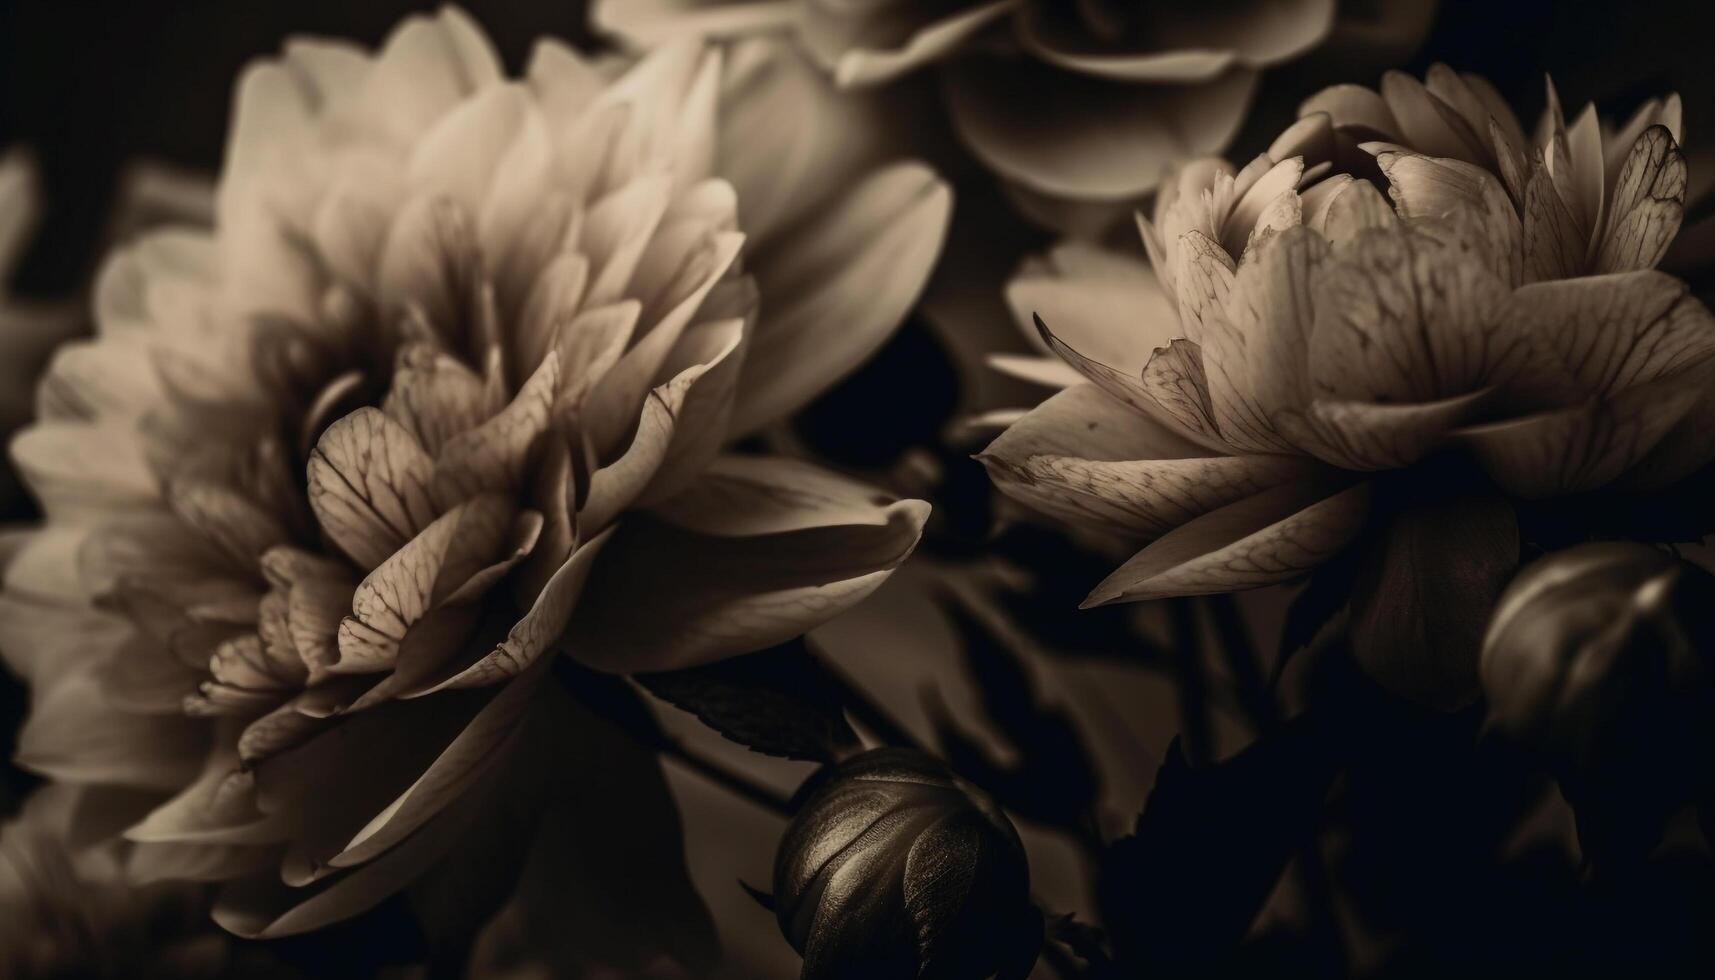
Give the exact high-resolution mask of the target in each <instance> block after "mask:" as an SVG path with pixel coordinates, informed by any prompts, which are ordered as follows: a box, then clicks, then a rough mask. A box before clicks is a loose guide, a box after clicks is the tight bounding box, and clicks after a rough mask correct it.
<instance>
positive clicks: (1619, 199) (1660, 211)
mask: <svg viewBox="0 0 1715 980" xmlns="http://www.w3.org/2000/svg"><path fill="white" fill-rule="evenodd" d="M1684 216H1685V156H1684V154H1682V153H1680V151H1679V147H1678V145H1677V144H1675V143H1674V141H1673V136H1672V135H1671V134H1669V133H1668V131H1667V128H1666V127H1664V126H1652V127H1650V128H1649V129H1648V130H1645V131H1644V133H1643V135H1641V136H1639V137H1638V139H1637V142H1636V143H1634V144H1632V150H1631V153H1629V154H1628V155H1627V156H1626V162H1625V163H1624V164H1623V165H1622V166H1621V168H1620V174H1619V177H1618V178H1616V180H1615V182H1614V189H1613V195H1612V210H1611V211H1610V213H1609V217H1608V227H1607V228H1606V229H1605V230H1604V232H1603V234H1602V238H1601V244H1600V247H1599V248H1598V249H1597V252H1596V266H1595V269H1594V271H1595V272H1597V273H1603V272H1627V271H1630V270H1633V269H1650V268H1654V267H1655V264H1656V263H1657V262H1660V261H1661V257H1662V256H1663V255H1665V254H1667V248H1668V246H1669V245H1671V244H1673V239H1674V236H1675V235H1677V234H1679V223H1680V221H1681V220H1682V219H1683V218H1684Z"/></svg>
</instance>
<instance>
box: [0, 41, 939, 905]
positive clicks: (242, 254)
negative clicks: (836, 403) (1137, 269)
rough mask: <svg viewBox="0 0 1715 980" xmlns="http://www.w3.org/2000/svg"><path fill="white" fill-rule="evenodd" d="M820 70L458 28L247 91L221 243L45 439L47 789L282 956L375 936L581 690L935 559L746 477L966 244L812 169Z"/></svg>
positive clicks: (265, 76) (795, 478)
mask: <svg viewBox="0 0 1715 980" xmlns="http://www.w3.org/2000/svg"><path fill="white" fill-rule="evenodd" d="M792 64H793V63H792V62H791V61H790V59H783V58H781V57H780V56H779V55H778V52H777V49H776V48H775V46H774V45H772V44H771V43H770V42H766V41H758V42H755V43H753V44H750V45H745V46H741V47H739V48H737V49H734V50H733V51H732V52H731V53H730V56H729V58H728V60H727V62H726V63H725V64H724V66H723V60H722V57H721V55H720V54H719V53H717V52H713V51H709V50H706V49H705V48H704V47H703V46H702V45H701V44H699V43H695V42H686V43H679V44H673V45H669V46H666V47H664V48H662V49H660V50H659V51H657V52H655V53H654V54H652V55H651V56H650V57H648V58H647V59H645V60H643V61H641V62H640V63H637V64H635V65H631V66H627V67H624V68H623V70H622V71H619V72H614V71H609V70H607V69H606V68H604V67H598V66H596V65H594V64H592V63H590V62H587V61H585V60H584V59H583V58H582V57H580V56H579V55H577V54H576V53H574V52H572V51H571V50H570V49H568V48H566V47H565V46H563V45H561V44H559V43H556V42H554V41H543V42H541V43H540V44H539V45H538V46H537V48H536V50H535V53H534V55H533V57H532V58H531V60H530V63H529V67H528V70H527V72H526V74H525V77H524V78H523V79H521V80H518V81H509V80H506V79H505V78H503V77H502V75H501V69H500V65H499V63H498V60H497V59H496V57H495V54H494V52H493V51H492V50H491V48H490V45H489V43H488V41H487V39H486V38H485V37H484V36H483V34H482V33H481V31H480V30H479V29H478V28H477V27H476V25H475V24H473V23H472V22H471V21H470V20H469V18H467V17H466V16H465V15H464V14H462V13H461V12H459V11H456V10H445V11H443V12H442V13H440V14H439V15H438V16H432V17H429V16H417V17H412V18H410V19H408V20H406V21H405V22H404V23H403V24H401V25H400V26H399V27H398V29H396V30H395V31H394V32H393V33H392V35H391V36H390V37H389V38H388V39H387V41H386V42H385V43H384V45H383V46H382V48H381V50H380V51H379V52H376V53H373V54H372V53H370V52H366V51H364V50H361V49H359V48H357V47H355V46H353V45H349V44H345V43H342V42H335V41H322V40H308V39H300V40H292V41H289V42H288V43H287V45H286V48H285V53H284V56H283V57H282V58H279V59H275V60H269V61H264V62H260V63H258V64H255V65H253V66H251V67H250V68H249V69H247V70H246V71H245V73H244V76H243V78H242V80H241V81H240V83H239V85H238V89H237V96H236V107H235V113H234V120H233V124H232V129H231V134H230V140H229V144H228V150H227V155H226V162H225V166H224V169H223V173H222V175H221V180H220V186H219V192H218V202H217V221H216V229H215V230H214V232H213V233H212V234H209V233H203V232H196V231H185V230H180V231H167V232H159V233H154V234H151V235H149V236H147V237H145V238H143V239H142V240H140V241H138V242H137V243H135V244H134V245H132V246H131V247H129V248H126V249H124V250H123V251H121V252H119V253H118V254H116V255H115V256H114V257H113V258H112V259H111V260H110V261H109V263H108V264H107V266H106V269H105V270H104V272H103V274H102V278H101V282H100V285H99V288H98V290H97V297H96V313H97V317H98V320H99V334H98V336H97V337H96V339H94V340H93V341H92V342H88V343H80V344H75V345H72V346H69V347H67V348H65V349H63V350H62V352H61V353H60V354H59V356H58V357H57V358H56V360H55V362H54V364H53V366H52V369H51V371H50V373H49V375H48V377H47V379H46V380H45V381H44V383H43V385H42V388H41V392H40V408H41V419H40V421H39V422H38V423H37V424H36V425H35V426H34V427H32V428H30V429H29V430H27V431H26V432H24V433H23V434H22V435H21V436H20V437H19V438H18V439H17V440H16V441H15V442H14V443H13V445H12V452H13V456H14V458H15V459H16V460H17V462H18V465H19V467H20V470H21V471H22V472H23V473H24V475H25V476H26V478H27V479H28V481H29V483H30V485H31V487H32V488H33V489H34V491H35V492H36V494H37V495H38V497H39V498H40V499H41V502H42V505H43V507H44V509H45V511H46V513H47V515H48V518H49V520H48V523H47V526H46V527H45V528H44V529H43V530H42V531H40V532H39V533H37V534H35V535H33V536H32V537H31V539H30V540H29V541H27V542H26V543H25V544H24V545H23V547H22V548H21V549H20V551H19V552H18V553H17V555H16V557H15V558H14V560H13V561H12V563H11V565H10V567H9V568H8V569H7V570H6V573H7V574H6V590H5V593H4V595H3V596H0V649H3V650H4V652H5V654H6V655H7V657H8V663H9V664H10V665H11V666H12V667H13V668H14V670H15V671H16V672H17V673H19V674H20V675H21V676H23V677H24V678H25V679H26V680H27V681H29V682H30V684H31V686H32V711H31V716H30V719H29V721H28V723H27V724H26V726H25V729H24V731H23V732H22V734H21V736H20V750H19V756H20V761H21V762H22V763H23V764H25V765H27V766H29V767H31V768H33V769H35V770H36V771H38V772H41V773H43V774H45V775H48V776H50V777H52V778H54V779H56V780H60V781H64V782H67V783H72V784H79V785H104V786H105V785H116V786H123V787H128V788H130V789H132V790H135V791H138V792H139V793H145V794H155V796H154V799H155V800H157V801H162V802H160V805H159V806H157V807H155V808H154V809H153V810H152V812H150V813H148V815H147V816H146V817H144V818H143V819H142V820H141V821H140V822H137V823H136V824H135V825H133V826H131V827H130V828H129V829H128V830H127V831H126V835H127V836H128V837H129V839H130V840H131V841H133V842H134V844H135V847H134V850H133V855H132V860H131V861H130V867H131V870H132V872H133V874H135V875H136V876H138V877H139V878H142V879H150V878H157V877H170V878H192V879H199V880H207V881H216V882H223V883H225V884H224V887H223V888H222V889H221V892H220V895H219V898H218V900H217V902H216V906H215V916H216V918H217V920H218V921H219V922H220V923H221V924H223V925H224V926H226V927H227V928H229V929H231V930H233V931H235V932H239V933H243V934H246V935H261V936H273V935H279V934H285V933H291V932H298V931H302V930H306V929H312V928H315V927H317V926H320V925H322V924H325V923H328V922H330V921H334V920H337V919H340V918H342V917H345V916H349V915H352V914H355V913H357V912H359V911H361V910H363V909H365V908H368V907H370V906H372V905H373V904H375V903H376V902H378V901H380V900H381V899H383V898H385V897H386V896H387V895H389V894H391V893H393V892H394V891H396V890H397V889H399V888H401V887H403V886H404V885H405V884H406V883H408V882H410V881H412V880H414V879H415V877H416V876H417V875H419V874H420V873H421V872H422V871H423V869H424V868H426V867H427V866H429V865H430V864H432V863H433V862H434V861H435V860H436V858H437V857H438V856H439V855H441V854H442V853H444V852H445V851H446V850H447V849H448V848H450V847H452V846H454V844H455V843H456V842H457V841H458V840H459V835H460V834H461V833H462V832H463V830H464V828H465V827H466V826H467V824H468V821H469V820H471V819H473V818H474V814H476V813H477V812H478V811H480V810H482V809H483V807H484V798H485V796H487V795H488V794H489V793H490V792H491V791H492V788H493V787H492V784H493V782H494V780H495V779H496V778H498V777H497V776H496V773H497V772H498V771H499V769H500V767H499V765H498V763H499V762H500V760H502V759H504V758H506V757H507V756H508V755H509V752H508V750H509V749H510V748H512V747H513V746H514V745H515V744H516V743H517V742H518V741H519V739H520V738H521V734H520V733H521V731H522V730H523V729H522V726H521V721H522V719H523V718H524V717H525V716H526V714H527V713H528V708H529V707H530V705H531V704H532V703H533V702H534V700H535V698H534V693H535V691H536V688H537V685H538V682H539V681H540V680H541V679H542V678H543V677H544V676H545V672H546V667H547V665H548V664H549V662H550V660H551V659H552V656H551V655H552V654H554V653H557V652H559V651H564V653H565V655H568V656H572V657H575V658H577V659H578V660H580V661H583V662H584V663H587V664H590V665H594V666H598V667H600V668H603V669H608V670H614V671H633V670H662V669H671V668H676V667H682V666H687V665H691V664H696V663H700V662H706V661H708V660H711V659H716V658H719V657H723V656H726V655H730V654H733V653H737V652H741V651H748V650H752V649H756V648H758V647H761V646H765V645H769V644H772V643H775V642H779V641H781V640H783V639H785V638H788V637H790V636H792V635H796V634H798V633H801V632H802V631H803V630H805V629H806V628H808V627H810V626H812V625H814V624H816V623H819V622H821V621H823V620H824V619H826V618H827V617H829V616H832V615H834V614H836V613H838V612H839V611H840V610H842V609H844V608H846V607H848V606H850V605H851V604H852V603H854V602H856V601H858V600H859V599H861V598H862V597H863V596H865V595H866V594H868V593H869V592H870V591H871V590H872V589H874V588H875V587H876V586H877V585H878V584H879V583H880V582H881V581H882V580H883V579H885V578H886V577H887V576H888V574H889V573H890V572H891V570H892V569H893V568H894V567H896V566H897V565H898V563H899V562H900V561H902V560H903V559H904V558H905V556H906V555H907V554H909V552H910V551H911V549H912V547H913V546H914V544H915V542H916V540H917V537H918V535H919V533H920V530H921V527H922V524H923V521H924V518H925V515H926V510H927V507H926V505H924V504H923V503H921V502H919V501H895V500H892V499H890V498H887V497H885V496H882V495H880V494H878V493H877V492H876V491H874V490H872V489H869V488H867V487H864V486H861V485H858V484H855V483H852V482H850V481H847V480H845V479H843V478H841V477H838V476H835V475H833V474H830V473H827V472H823V471H820V470H818V469H816V468H814V467H811V466H809V465H806V464H803V463H799V462H794V461H791V460H785V459H778V458H767V457H756V456H731V455H722V453H723V448H724V447H725V445H726V444H727V443H728V442H729V441H730V440H731V439H732V438H733V437H735V436H738V435H742V434H744V433H745V432H748V431H752V430H754V429H755V428H757V427H758V426H761V425H764V424H766V423H768V422H770V421H772V420H774V419H776V418H779V417H780V416H781V415H783V414H784V413H787V412H790V411H791V410H793V409H794V408H796V407H797V406H799V405H801V404H802V403H803V402H804V401H806V400H807V399H809V398H810V397H812V396H813V395H814V394H815V393H816V392H817V391H818V390H819V389H820V388H822V387H824V386H825V385H827V384H829V383H830V382H832V381H833V380H834V379H835V378H837V377H838V376H840V375H841V374H842V373H843V372H845V371H847V370H849V369H851V368H852V367H853V366H854V365H855V363H856V361H858V360H859V359H861V358H862V357H864V356H866V355H867V354H868V353H869V352H870V351H872V350H873V349H874V348H875V347H876V346H877V345H878V344H880V343H881V342H882V340H883V339H884V338H885V337H886V336H887V334H888V333H889V332H890V331H891V329H892V328H893V327H894V326H895V325H896V324H897V323H898V321H899V320H900V318H901V317H902V316H903V315H904V312H905V310H906V308H907V307H908V306H909V304H910V303H911V301H912V299H913V297H914V296H915V295H916V293H917V291H918V290H919V289H920V288H921V286H922V284H923V282H924V280H925V278H926V277H927V275H928V271H929V267H930V266H931V265H932V263H933V259H934V256H935V254H936V251H937V249H938V247H939V243H940V239H941V235H942V233H943V230H944V226H945V223H946V219H947V213H948V207H949V195H948V191H947V189H946V188H945V186H944V185H942V184H941V183H940V182H939V181H938V180H937V179H936V178H935V176H934V175H933V174H932V173H930V172H929V171H927V170H926V169H925V168H924V167H922V166H920V165H918V164H914V163H900V164H895V165H892V166H887V167H882V168H877V169H875V170H873V171H871V172H868V173H864V174H860V175H855V176H854V175H850V174H846V173H844V171H843V169H842V168H843V166H844V164H843V161H823V162H822V163H820V164H817V165H814V166H805V165H803V162H804V160H805V159H806V157H805V156H804V154H805V153H806V152H808V151H809V150H811V149H813V147H812V146H810V145H809V144H806V143H804V142H803V141H804V140H813V139H814V138H815V134H814V133H801V132H792V131H781V123H782V120H785V119H790V118H792V110H793V107H794V105H795V102H796V101H801V100H798V99H797V97H796V94H795V92H796V90H795V89H794V87H793V86H794V76H793V75H792V74H791V72H792V71H793V68H792ZM809 159H812V160H814V159H815V157H814V155H813V154H812V155H811V156H810V157H809ZM789 160H791V161H795V165H794V166H792V167H790V168H788V169H783V170H782V171H781V172H780V174H779V177H780V179H779V180H778V181H773V180H772V179H771V178H772V176H773V175H774V174H775V168H776V167H777V166H778V165H781V164H782V163H783V162H785V161H789ZM832 175H838V176H839V181H835V180H833V179H831V176H832ZM847 178H850V179H849V181H847ZM740 200H749V201H751V202H752V203H751V204H749V205H747V206H746V207H747V208H748V209H749V210H748V212H745V211H741V207H740V205H739V203H738V202H739V201H740ZM741 213H749V214H753V215H755V216H756V217H757V221H758V225H759V226H760V227H762V228H764V229H765V231H764V232H762V233H759V234H755V235H752V236H750V237H747V231H746V230H745V229H744V228H743V225H742V222H741V218H740V215H741ZM759 297H760V304H761V308H762V310H763V312H760V313H759Z"/></svg>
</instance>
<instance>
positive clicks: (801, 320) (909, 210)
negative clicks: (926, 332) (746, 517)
mask: <svg viewBox="0 0 1715 980" xmlns="http://www.w3.org/2000/svg"><path fill="white" fill-rule="evenodd" d="M951 209H952V192H951V190H950V189H949V188H948V187H947V185H946V184H945V183H944V182H943V181H941V180H940V178H938V177H937V176H936V175H935V173H934V172H933V171H931V170H930V169H928V168H927V167H925V166H923V165H922V164H918V163H901V164H896V165H894V166H892V167H889V168H887V169H885V170H882V171H880V172H878V173H876V174H874V175H872V176H871V177H869V178H868V179H867V180H866V181H865V182H864V183H863V184H862V185H861V186H860V187H858V188H857V189H856V190H854V191H853V192H852V193H851V194H850V195H848V196H846V197H845V198H844V199H843V200H842V201H841V202H840V203H839V205H838V206H837V207H835V208H834V209H833V210H832V211H830V212H829V213H827V214H825V215H822V216H819V217H817V218H815V219H812V220H811V221H810V222H809V223H808V224H807V225H806V226H803V227H801V228H799V229H797V230H796V231H795V232H794V233H793V234H790V235H786V236H783V237H781V238H779V239H777V240H775V241H774V242H771V243H769V246H768V248H767V249H765V250H764V251H763V252H761V253H760V254H758V255H757V256H756V259H755V264H754V265H753V266H752V269H753V271H754V272H755V274H756V278H757V281H758V283H759V285H760V287H761V291H762V295H764V296H766V297H769V304H770V305H768V306H765V307H764V309H763V310H762V314H761V319H760V320H759V321H758V323H757V325H756V332H755V335H754V336H753V337H752V339H751V346H750V350H749V352H748V353H747V354H746V359H745V368H744V380H743V382H742V383H741V385H740V387H739V392H738V403H737V405H736V406H735V408H734V411H733V423H732V424H733V429H734V432H735V434H742V433H746V432H752V431H755V430H756V429H757V428H758V427H759V426H761V425H764V424H766V423H768V422H771V421H773V420H775V419H778V418H782V417H784V416H786V415H789V414H791V413H792V412H793V411H795V410H797V409H798V408H800V407H802V406H803V405H804V404H805V403H806V402H808V401H809V400H810V399H811V398H813V397H815V396H816V395H817V394H819V393H821V392H822V391H823V390H824V389H826V388H827V387H829V386H830V385H832V384H833V383H834V382H835V381H837V380H838V379H840V378H841V377H844V376H845V375H846V374H847V373H848V372H850V371H852V370H853V369H854V368H856V367H857V366H858V365H859V364H861V363H862V362H863V361H864V359H866V358H867V357H869V355H870V354H872V353H874V352H875V350H876V349H877V348H879V347H880V346H881V345H882V343H883V342H884V341H885V340H886V339H887V338H888V337H889V336H890V335H891V334H892V332H893V330H894V329H895V328H896V327H898V326H899V324H900V323H901V322H902V321H903V320H904V318H905V314H906V312H907V311H908V310H909V309H910V308H911V304H912V303H913V302H915V300H916V299H917V296H918V294H919V293H920V292H921V291H922V289H923V286H924V284H925V283H927V282H928V280H929V273H930V271H931V270H932V269H933V267H934V265H935V258H936V256H937V255H939V254H940V250H941V242H942V238H943V236H944V235H945V233H946V228H947V222H948V219H949V215H950V213H951ZM788 365H789V366H790V367H788Z"/></svg>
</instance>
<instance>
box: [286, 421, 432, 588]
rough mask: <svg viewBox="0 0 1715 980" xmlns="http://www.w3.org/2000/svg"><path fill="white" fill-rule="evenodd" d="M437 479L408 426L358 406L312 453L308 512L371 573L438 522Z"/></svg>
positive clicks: (330, 429)
mask: <svg viewBox="0 0 1715 980" xmlns="http://www.w3.org/2000/svg"><path fill="white" fill-rule="evenodd" d="M433 475H434V464H433V463H432V462H431V461H430V460H429V457H428V454H427V453H425V452H423V448H422V447H421V446H419V445H417V440H416V439H414V438H412V436H411V434H410V433H409V432H407V431H405V429H404V427H403V426H401V425H399V423H397V422H395V421H393V420H392V419H390V418H388V417H387V416H386V415H384V414H382V412H381V411H380V410H379V409H375V408H360V409H358V410H357V411H355V412H353V413H351V414H350V415H347V416H346V417H344V418H342V419H340V420H339V421H337V422H335V423H334V424H333V425H330V426H328V430H327V431H326V432H324V433H322V437H321V439H319V440H317V442H316V447H315V449H314V450H313V451H312V452H311V453H310V461H309V497H310V509H311V510H313V511H315V514H316V520H317V522H318V523H319V524H320V525H321V527H322V529H323V530H324V531H326V532H327V534H328V536H329V537H330V538H332V539H333V541H334V543H335V544H337V545H338V546H339V547H340V549H341V550H342V551H344V552H345V553H346V554H347V555H350V556H351V558H352V560H353V561H355V562H357V564H358V565H359V566H360V567H362V568H363V569H365V570H367V569H371V568H374V567H375V566H377V565H379V564H381V563H382V562H383V561H385V560H386V559H387V556H388V555H391V554H393V553H394V552H395V551H398V550H399V548H400V547H402V546H403V545H404V544H405V542H406V541H409V540H410V539H411V538H412V537H414V536H415V535H416V534H417V532H418V531H420V530H421V529H422V528H424V527H427V526H428V524H429V522H430V521H432V520H434V518H435V512H434V506H433V503H432V498H431V496H430V492H429V485H430V481H431V479H432V477H433Z"/></svg>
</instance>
